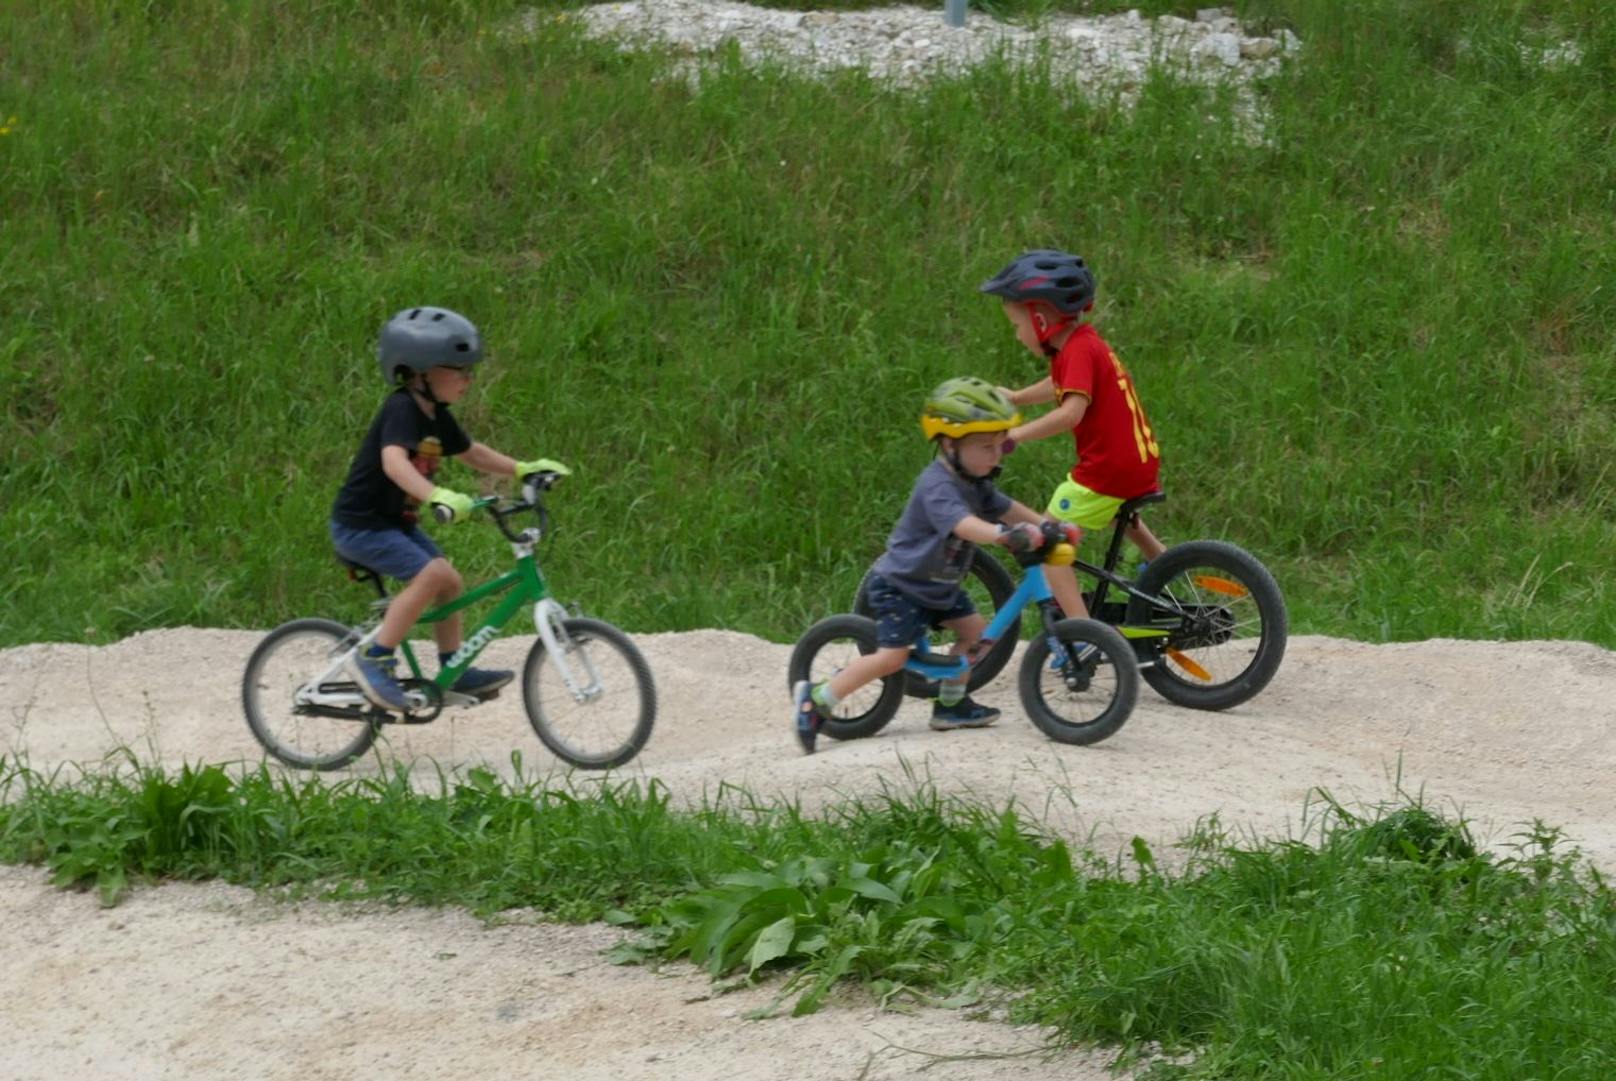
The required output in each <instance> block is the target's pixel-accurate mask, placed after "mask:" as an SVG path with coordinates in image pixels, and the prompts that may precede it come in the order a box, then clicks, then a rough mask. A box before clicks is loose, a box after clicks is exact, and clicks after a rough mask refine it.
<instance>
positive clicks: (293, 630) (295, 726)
mask: <svg viewBox="0 0 1616 1081" xmlns="http://www.w3.org/2000/svg"><path fill="white" fill-rule="evenodd" d="M353 641H354V639H353V632H352V631H350V630H349V628H347V627H344V626H343V625H342V624H341V623H337V622H335V621H333V620H329V619H294V620H293V621H292V622H290V623H283V624H281V625H280V626H279V627H276V628H275V629H274V630H272V631H270V632H269V634H268V635H267V636H266V637H265V638H264V640H263V641H262V642H260V643H258V648H257V649H255V650H253V653H252V657H250V658H249V659H248V661H247V671H246V674H245V675H244V676H243V677H242V680H241V705H242V708H243V709H244V710H245V711H246V714H247V727H248V728H249V729H251V730H252V734H253V737H254V738H255V739H257V740H258V742H259V743H260V744H262V745H263V748H264V750H266V751H268V752H269V753H270V754H272V755H274V756H275V757H276V758H278V759H280V760H281V761H282V762H285V763H286V764H287V765H289V766H297V767H299V768H302V769H339V768H341V767H342V766H346V765H347V764H348V763H350V762H352V761H353V760H354V759H356V758H358V757H359V756H360V755H362V754H364V753H365V752H366V751H368V750H370V745H371V744H372V743H374V742H375V741H376V724H375V713H374V711H373V710H372V709H370V707H369V705H368V704H367V703H366V702H365V700H364V697H363V696H362V695H361V694H360V693H359V688H358V687H357V686H356V685H355V684H354V683H353V681H352V680H350V679H349V678H348V677H347V676H346V675H343V674H341V673H338V674H337V676H336V678H334V679H328V680H327V681H326V682H324V683H321V684H320V685H318V686H317V687H311V686H310V685H311V683H312V682H313V681H314V680H316V679H319V678H320V677H321V676H324V675H327V674H328V673H330V671H331V668H332V666H333V665H335V664H336V663H337V660H338V659H339V658H341V656H342V655H343V654H344V653H346V652H347V651H348V650H349V649H351V648H352V647H353ZM310 691H312V692H313V694H312V695H311V694H310V693H308V692H310ZM300 694H301V695H302V696H303V699H304V700H303V701H299V700H298V699H299V695H300ZM316 699H317V700H316Z"/></svg>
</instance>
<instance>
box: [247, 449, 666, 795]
mask: <svg viewBox="0 0 1616 1081" xmlns="http://www.w3.org/2000/svg"><path fill="white" fill-rule="evenodd" d="M557 479H558V474H555V473H548V472H546V473H533V474H530V475H528V476H526V477H524V478H523V479H522V485H521V498H520V499H515V500H508V499H501V498H498V497H487V498H483V499H479V500H477V501H476V502H475V503H474V504H473V509H474V510H482V511H485V512H486V513H487V515H488V517H489V519H490V520H491V521H493V522H494V524H495V525H497V526H498V527H499V530H500V532H501V533H503V534H504V535H505V538H506V539H507V540H509V541H510V542H511V550H512V552H513V553H514V555H515V557H516V566H515V567H513V568H512V569H511V570H509V571H507V572H506V573H505V574H502V575H500V576H499V577H498V578H495V579H493V580H492V581H489V582H485V583H483V584H482V585H479V586H477V587H475V588H473V589H469V590H467V591H466V593H465V594H464V595H462V596H460V597H458V598H456V599H455V600H453V601H450V602H449V603H447V604H442V605H439V606H437V607H435V608H431V609H429V610H428V611H426V612H425V613H423V614H422V616H421V619H420V622H421V623H425V624H430V623H435V622H437V621H438V620H441V619H444V618H446V617H448V616H450V615H453V614H454V613H456V612H458V611H460V610H461V609H463V608H465V607H467V606H468V605H472V604H476V603H477V602H478V601H481V600H483V599H485V598H488V597H493V596H497V595H499V594H502V593H503V594H505V596H504V597H503V599H501V600H500V601H499V603H498V604H497V605H496V606H495V608H494V610H493V612H492V613H490V614H489V616H488V618H487V619H486V620H484V621H483V622H482V623H481V624H480V625H479V626H478V627H477V628H476V629H475V630H473V631H472V632H471V633H470V634H468V635H466V637H465V645H464V646H462V647H461V649H460V650H459V651H458V652H456V653H455V655H454V657H453V658H452V659H451V662H450V663H449V664H448V665H446V666H444V668H443V669H442V670H441V671H439V672H438V674H437V675H436V676H434V677H432V678H430V679H429V678H427V677H426V676H425V675H423V673H422V670H421V666H420V664H419V662H418V661H417V660H416V657H415V653H414V651H413V650H412V649H411V648H410V644H409V642H408V641H405V642H403V643H401V644H400V647H399V655H400V657H401V659H402V660H403V663H404V665H405V666H407V668H408V675H407V676H406V677H405V678H402V679H400V681H399V682H400V684H401V685H402V686H403V688H404V693H405V697H406V699H408V701H409V708H408V709H407V710H406V711H405V712H403V713H391V712H389V711H387V710H383V709H379V708H377V707H376V706H374V705H372V704H371V703H370V702H369V701H367V700H366V698H365V696H364V695H363V694H361V693H360V690H359V687H358V685H357V684H356V683H354V681H353V680H352V679H351V678H350V677H349V676H348V675H347V674H346V673H345V672H344V667H345V665H346V662H347V660H348V658H349V656H350V655H352V654H354V652H355V651H356V650H362V649H364V648H365V647H366V646H368V645H369V644H370V642H371V640H372V639H374V638H375V636H376V632H377V631H378V630H379V629H380V627H381V617H382V613H383V612H385V611H386V610H387V605H388V603H389V601H390V598H389V596H388V594H387V588H386V585H385V584H384V583H383V581H382V577H381V575H379V574H377V573H376V572H375V571H374V570H372V569H370V568H368V567H364V566H360V565H358V564H354V563H347V566H348V573H349V576H350V577H351V578H353V579H354V580H355V581H359V582H363V583H368V584H370V585H372V586H374V588H375V590H376V592H377V595H378V596H377V599H376V600H375V601H373V602H372V603H371V605H370V616H369V618H368V619H367V620H366V621H364V622H362V623H360V624H358V625H356V626H348V625H345V624H342V623H338V622H336V621H334V620H329V619H294V620H292V621H291V622H290V623H283V624H282V625H281V626H279V627H276V628H275V629H274V630H272V631H270V632H269V634H268V635H266V636H265V638H264V640H263V641H262V642H260V643H259V645H258V648H257V649H255V650H254V651H253V654H252V657H251V658H250V659H249V660H248V662H247V670H246V674H245V676H244V677H243V679H242V686H241V700H242V706H243V708H244V709H245V710H246V714H247V726H248V727H249V728H250V729H251V730H252V734H253V736H254V737H256V738H257V740H258V742H259V743H261V744H262V745H263V747H264V749H265V750H266V751H268V752H269V753H270V754H272V755H274V756H275V757H276V758H278V759H280V760H281V761H282V762H285V763H287V764H288V765H292V766H298V767H300V768H303V769H316V770H329V769H338V768H340V767H342V766H346V765H348V764H349V763H351V762H353V761H354V760H355V759H357V758H359V757H360V756H361V755H363V754H364V753H365V752H366V751H368V750H369V749H370V747H371V745H372V744H373V743H374V742H375V741H376V738H377V737H378V736H379V735H380V734H381V733H382V731H383V730H384V728H385V727H386V726H388V725H395V724H404V725H411V724H428V723H430V722H432V721H434V720H436V719H437V718H438V716H439V714H441V713H442V712H443V710H444V709H446V708H448V707H451V706H459V707H468V706H475V705H478V704H480V703H481V702H484V701H487V700H488V699H489V698H494V697H497V696H498V694H499V692H498V691H497V690H496V691H494V692H493V693H492V694H490V695H486V696H484V697H480V698H479V697H477V696H474V695H469V694H463V693H460V692H457V691H454V690H453V689H452V688H453V687H454V684H455V681H456V680H458V679H459V678H460V675H461V673H463V672H464V671H465V670H466V669H467V668H469V667H470V666H471V664H472V662H473V661H475V660H476V659H477V655H478V654H480V653H481V652H482V651H483V650H484V649H485V648H486V647H487V646H488V644H489V643H490V642H492V641H493V640H494V639H495V638H497V637H499V634H500V632H501V630H502V629H503V628H504V627H505V625H506V624H507V623H509V622H510V620H511V618H512V617H513V616H515V615H516V614H517V613H518V612H519V611H521V610H522V609H524V608H527V607H529V606H531V607H532V612H533V621H534V624H535V625H536V627H537V629H538V635H539V637H538V641H536V642H535V643H534V644H533V648H532V649H531V650H530V651H529V652H528V655H527V662H526V664H524V665H523V667H522V673H521V689H522V703H523V705H524V706H525V707H526V711H527V717H528V721H529V723H531V724H532V726H533V731H534V732H536V733H537V734H538V737H539V739H540V740H542V741H543V743H544V745H545V746H546V747H547V748H549V749H550V751H551V752H552V753H553V754H555V756H556V757H557V758H560V759H561V760H562V761H564V762H567V763H569V764H570V765H573V766H577V767H579V768H581V769H608V768H610V767H613V766H620V765H622V764H623V763H625V762H627V761H629V760H630V759H632V758H633V757H634V756H635V755H636V754H638V753H639V752H640V749H641V748H642V747H644V746H645V743H646V741H647V740H648V739H650V738H651V726H652V725H653V724H654V723H655V720H656V708H657V699H656V687H655V685H654V684H653V682H652V679H651V669H650V667H649V666H648V665H647V664H646V663H645V658H644V657H643V656H642V655H641V654H640V651H639V649H638V648H637V647H636V646H635V645H634V643H633V642H632V641H630V639H629V637H628V635H626V634H624V633H623V632H622V631H621V630H619V629H618V628H616V627H614V626H612V625H611V624H610V623H605V622H602V621H601V620H598V619H591V618H589V617H587V616H583V615H579V614H576V613H571V612H568V611H567V609H565V608H564V607H562V605H561V604H560V602H558V601H557V600H556V599H555V598H554V597H552V596H551V595H550V589H549V585H548V583H546V581H545V580H544V577H543V575H542V574H540V572H539V564H538V560H537V558H536V556H535V555H534V549H535V548H536V547H537V545H538V542H539V540H540V538H541V537H543V536H544V535H545V534H546V533H548V532H549V525H550V519H549V514H548V512H547V511H546V509H545V506H544V493H545V492H546V491H547V490H548V489H549V488H550V487H551V486H552V485H554V484H555V482H556V480H557ZM444 509H446V508H436V507H435V508H434V512H435V513H436V512H438V511H439V510H444ZM529 512H531V513H533V514H534V515H535V516H536V517H537V521H538V524H537V525H535V526H528V527H526V528H524V529H522V530H520V531H517V530H515V529H514V528H513V527H512V524H511V522H512V519H513V518H516V517H517V516H519V515H522V514H526V513H529ZM439 517H440V519H441V518H442V515H441V514H440V515H439ZM345 562H346V561H345Z"/></svg>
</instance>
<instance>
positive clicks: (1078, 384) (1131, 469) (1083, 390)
mask: <svg viewBox="0 0 1616 1081" xmlns="http://www.w3.org/2000/svg"><path fill="white" fill-rule="evenodd" d="M1049 377H1050V379H1051V380H1053V382H1054V384H1055V401H1056V402H1057V403H1059V402H1061V401H1063V400H1064V399H1065V397H1066V396H1067V395H1068V394H1081V395H1083V396H1084V397H1085V398H1087V399H1088V400H1089V405H1088V408H1087V409H1085V410H1084V411H1083V419H1082V420H1080V421H1078V422H1077V427H1075V428H1073V429H1072V438H1073V439H1074V440H1076V442H1077V465H1075V466H1074V467H1072V479H1073V480H1075V481H1077V483H1079V484H1081V485H1082V486H1083V487H1085V488H1088V489H1089V490H1090V491H1095V492H1099V493H1100V494H1101V495H1108V496H1113V497H1115V498H1117V499H1132V498H1133V497H1134V496H1137V495H1144V494H1145V493H1146V492H1153V491H1155V490H1156V485H1157V475H1158V474H1159V472H1160V470H1161V448H1160V447H1158V446H1157V445H1156V435H1155V433H1154V432H1152V431H1151V430H1150V421H1148V420H1146V419H1145V410H1144V407H1142V406H1141V405H1140V404H1139V396H1138V395H1137V394H1135V393H1134V389H1133V380H1132V379H1130V378H1128V370H1127V369H1126V368H1124V367H1123V366H1122V361H1120V360H1118V359H1117V355H1116V354H1115V353H1113V352H1112V351H1111V347H1110V346H1109V345H1106V344H1105V339H1103V338H1101V337H1100V335H1099V332H1098V331H1096V330H1095V329H1094V327H1093V326H1091V325H1090V324H1088V323H1082V324H1079V326H1078V328H1077V330H1075V331H1073V332H1072V336H1071V337H1069V338H1067V339H1066V344H1065V345H1063V346H1061V349H1060V352H1059V353H1058V354H1056V356H1055V357H1054V359H1053V360H1051V361H1050V362H1049Z"/></svg>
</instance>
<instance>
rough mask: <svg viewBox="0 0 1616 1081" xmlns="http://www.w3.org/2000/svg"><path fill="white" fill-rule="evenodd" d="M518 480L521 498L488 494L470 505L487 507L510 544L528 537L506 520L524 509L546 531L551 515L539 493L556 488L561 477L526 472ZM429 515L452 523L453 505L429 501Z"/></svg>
mask: <svg viewBox="0 0 1616 1081" xmlns="http://www.w3.org/2000/svg"><path fill="white" fill-rule="evenodd" d="M521 479H522V498H521V499H516V500H502V499H500V498H499V497H498V496H492V495H488V496H483V497H482V498H480V499H477V500H475V501H474V502H473V503H472V504H471V509H472V510H486V511H487V512H488V513H489V515H490V516H491V517H492V518H493V519H494V524H495V525H497V526H499V531H500V532H501V533H503V534H505V539H506V540H508V541H510V542H511V543H512V544H521V543H523V542H524V541H525V540H527V539H528V538H525V537H523V536H522V535H521V534H519V533H515V532H513V531H512V530H511V527H510V526H509V525H508V524H506V521H505V520H506V519H507V518H510V517H512V516H514V515H517V514H521V513H522V512H523V511H529V510H531V511H534V512H536V513H537V514H538V516H539V532H540V533H545V532H548V530H549V526H550V515H549V513H548V512H547V511H546V510H545V509H544V499H543V498H542V495H543V493H544V492H547V491H549V490H550V489H551V488H553V487H555V484H556V481H558V480H560V479H561V474H560V473H551V472H541V473H529V474H528V475H527V476H525V477H523V478H521ZM432 517H433V519H434V520H436V521H439V522H452V521H454V519H455V512H454V510H453V509H452V508H449V507H446V506H444V505H443V504H442V503H434V504H432Z"/></svg>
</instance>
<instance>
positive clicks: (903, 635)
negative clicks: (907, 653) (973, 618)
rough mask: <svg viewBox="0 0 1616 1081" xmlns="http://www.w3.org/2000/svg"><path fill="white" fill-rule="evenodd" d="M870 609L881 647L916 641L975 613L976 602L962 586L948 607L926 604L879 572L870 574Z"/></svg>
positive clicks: (894, 646) (897, 645)
mask: <svg viewBox="0 0 1616 1081" xmlns="http://www.w3.org/2000/svg"><path fill="white" fill-rule="evenodd" d="M866 595H867V596H868V597H869V599H870V610H871V612H872V613H874V616H875V640H876V642H877V643H878V644H879V645H880V646H881V648H882V649H892V648H903V649H907V648H909V647H910V646H912V645H914V644H915V642H916V641H917V640H918V639H919V638H920V635H921V633H922V632H924V631H930V630H935V629H937V628H938V627H940V626H942V625H943V624H944V623H948V622H950V621H952V620H956V619H964V618H965V617H966V616H968V615H974V614H975V612H976V605H974V604H972V603H971V598H970V595H969V594H968V593H966V592H965V590H963V589H959V590H956V591H955V593H954V603H953V604H952V605H950V606H949V607H947V608H927V607H926V606H924V605H922V604H919V603H917V602H916V601H914V600H912V599H910V598H909V596H908V595H907V594H905V593H903V592H902V591H901V590H899V589H898V588H897V587H896V586H894V585H893V584H892V583H891V582H889V581H887V580H886V579H885V578H883V577H882V576H881V575H879V574H872V575H870V585H869V590H868V592H867V594H866Z"/></svg>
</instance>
